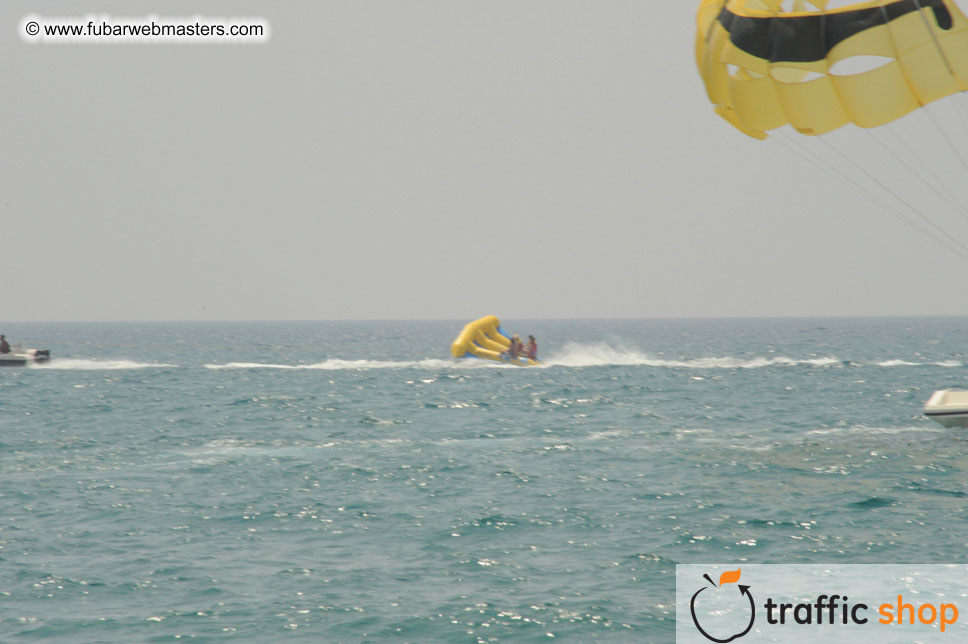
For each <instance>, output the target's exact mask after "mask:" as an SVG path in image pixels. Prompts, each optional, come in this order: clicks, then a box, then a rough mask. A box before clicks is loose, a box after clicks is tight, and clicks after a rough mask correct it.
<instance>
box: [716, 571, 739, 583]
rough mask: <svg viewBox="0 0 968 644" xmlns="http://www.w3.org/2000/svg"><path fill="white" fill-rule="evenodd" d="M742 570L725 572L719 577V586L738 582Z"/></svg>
mask: <svg viewBox="0 0 968 644" xmlns="http://www.w3.org/2000/svg"><path fill="white" fill-rule="evenodd" d="M740 570H742V568H737V569H736V570H727V571H726V572H724V573H723V574H721V575H720V576H719V585H720V586H722V585H723V584H734V583H736V582H737V581H739V571H740Z"/></svg>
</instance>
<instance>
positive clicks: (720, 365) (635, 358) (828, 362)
mask: <svg viewBox="0 0 968 644" xmlns="http://www.w3.org/2000/svg"><path fill="white" fill-rule="evenodd" d="M544 364H545V365H546V366H554V365H557V366H563V367H603V366H644V367H672V368H679V369H757V368H761V367H776V366H782V367H792V366H798V365H807V366H813V367H827V366H832V365H839V364H842V363H841V361H840V360H838V359H837V358H807V359H794V358H787V357H783V356H778V357H771V358H764V357H756V358H734V357H730V356H709V357H703V358H693V359H691V360H668V359H664V358H656V357H653V356H649V355H648V354H645V353H642V352H640V351H637V350H634V349H624V348H615V347H612V346H611V345H608V344H604V343H601V344H578V343H571V344H569V345H567V346H566V347H565V348H564V349H563V350H562V351H561V352H559V353H557V354H554V355H552V356H551V357H550V358H548V359H547V360H546V361H545V363H544Z"/></svg>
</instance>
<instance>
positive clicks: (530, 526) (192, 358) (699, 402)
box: [0, 318, 968, 644]
mask: <svg viewBox="0 0 968 644" xmlns="http://www.w3.org/2000/svg"><path fill="white" fill-rule="evenodd" d="M464 322H465V321H460V322H441V321H433V322H419V321H410V322H277V323H269V322H266V323H215V322H213V323H125V324H120V323H118V324H115V323H111V324H108V323H86V324H80V323H70V324H66V323H65V324H23V323H20V324H5V325H3V328H2V329H0V331H2V332H3V333H5V334H6V335H7V337H8V338H10V339H11V340H12V341H14V342H15V343H16V342H18V341H19V342H21V343H22V344H23V345H24V346H25V347H36V348H49V349H50V350H51V352H52V355H53V356H54V359H53V360H52V361H51V362H50V363H48V364H47V365H45V366H39V365H37V366H30V367H27V368H19V369H18V368H10V369H5V370H3V371H0V472H2V483H0V641H3V642H17V641H24V642H30V641H51V642H68V641H70V642H87V643H96V642H106V643H108V642H109V643H130V642H174V641H195V642H216V641H232V642H244V643H253V644H255V643H258V644H263V643H266V642H283V641H285V642H549V641H569V642H668V641H672V640H673V638H674V634H675V618H676V615H675V609H674V592H675V577H674V574H675V565H676V563H677V562H682V563H703V562H716V563H730V562H737V563H739V564H742V563H743V562H750V563H828V562H831V563H837V562H839V563H966V562H968V531H966V525H968V523H966V522H968V507H966V494H968V484H966V471H968V433H966V431H965V430H958V429H945V428H942V427H941V426H939V425H936V424H935V423H933V422H931V421H929V420H927V419H925V418H924V417H923V416H922V414H921V408H922V406H923V404H924V402H925V401H926V400H927V398H928V397H929V396H930V394H931V392H932V391H933V390H935V389H940V388H945V387H965V388H968V319H965V318H923V319H918V318H911V319H781V320H758V319H755V320H746V319H739V320H661V321H659V320H623V321H597V320H571V321H563V320H555V321H515V320H505V321H504V327H505V329H506V330H508V331H509V332H515V333H519V334H521V335H526V334H534V335H536V336H537V338H538V342H539V346H540V350H541V357H542V359H543V360H544V366H542V367H539V368H526V369H525V368H519V367H507V366H501V365H497V364H493V363H490V362H487V361H482V360H478V359H468V360H461V361H458V360H454V359H453V358H451V357H450V356H449V344H450V342H451V341H452V339H453V338H454V336H456V334H457V332H458V331H459V330H460V328H461V326H462V325H463V323H464Z"/></svg>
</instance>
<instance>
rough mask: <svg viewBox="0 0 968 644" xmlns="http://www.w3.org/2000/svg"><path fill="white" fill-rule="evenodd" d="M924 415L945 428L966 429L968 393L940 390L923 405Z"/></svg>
mask: <svg viewBox="0 0 968 644" xmlns="http://www.w3.org/2000/svg"><path fill="white" fill-rule="evenodd" d="M924 415H925V416H927V417H928V418H930V419H932V420H935V421H937V422H939V423H941V424H942V425H944V426H945V427H968V391H963V390H959V389H940V390H938V391H936V392H934V393H933V394H931V397H930V398H928V402H926V403H925V404H924Z"/></svg>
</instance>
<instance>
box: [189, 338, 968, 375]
mask: <svg viewBox="0 0 968 644" xmlns="http://www.w3.org/2000/svg"><path fill="white" fill-rule="evenodd" d="M865 364H866V365H873V366H879V367H916V366H925V365H934V366H939V367H961V366H964V363H963V362H961V361H959V360H944V361H938V362H924V363H921V362H911V361H908V360H902V359H893V360H881V361H872V362H852V361H845V360H841V359H840V358H838V357H836V356H820V357H809V358H791V357H787V356H770V357H764V356H754V357H734V356H703V357H699V358H689V359H671V358H665V357H662V356H661V355H660V356H655V355H649V354H647V353H644V352H642V351H639V350H637V349H627V348H622V347H614V346H611V345H609V344H607V343H599V344H581V343H570V344H568V345H566V346H565V347H564V348H563V349H562V350H561V351H559V352H557V353H553V354H551V355H550V356H547V357H545V358H544V360H543V362H542V364H541V365H540V366H541V367H546V368H547V367H572V368H575V367H608V366H632V367H660V368H672V369H759V368H763V367H798V366H805V367H841V366H864V365H865ZM205 367H206V368H207V369H293V370H319V371H343V370H365V369H516V368H517V367H514V366H512V365H506V364H501V363H497V362H492V361H490V360H480V359H476V358H468V359H460V360H455V359H441V358H424V359H421V360H344V359H340V358H329V359H327V360H324V361H322V362H316V363H312V364H285V363H267V362H228V363H224V364H206V365H205Z"/></svg>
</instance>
